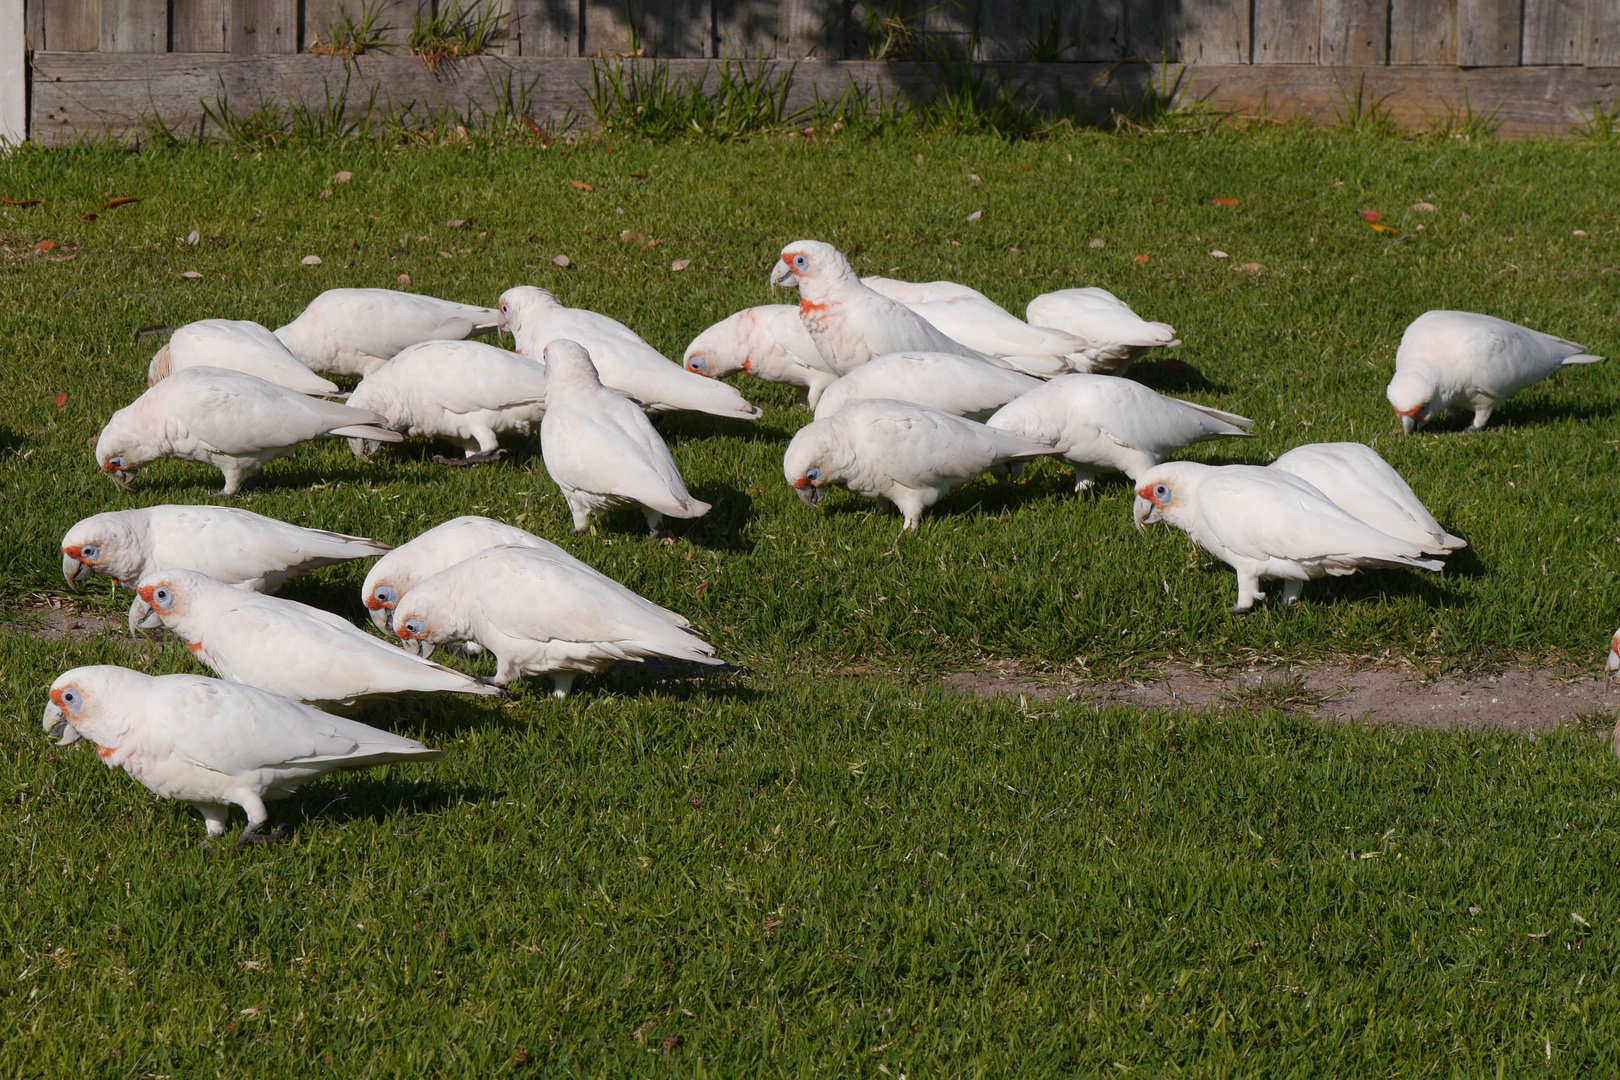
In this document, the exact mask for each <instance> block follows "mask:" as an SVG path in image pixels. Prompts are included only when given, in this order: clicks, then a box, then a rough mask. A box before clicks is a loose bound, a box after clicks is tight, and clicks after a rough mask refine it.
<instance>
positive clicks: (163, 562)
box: [62, 506, 388, 593]
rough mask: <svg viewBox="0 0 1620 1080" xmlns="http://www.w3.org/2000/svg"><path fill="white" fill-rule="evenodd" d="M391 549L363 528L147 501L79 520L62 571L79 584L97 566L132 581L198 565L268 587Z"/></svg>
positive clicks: (230, 579) (255, 587)
mask: <svg viewBox="0 0 1620 1080" xmlns="http://www.w3.org/2000/svg"><path fill="white" fill-rule="evenodd" d="M387 550H388V545H387V544H379V543H377V541H375V540H368V539H366V538H365V537H363V536H345V535H343V534H342V533H335V532H327V531H325V530H324V529H304V528H300V527H299V526H297V525H290V524H288V523H287V522H285V521H277V520H276V519H275V518H268V517H264V516H263V515H260V514H255V513H253V512H251V511H248V510H242V509H240V508H238V507H234V506H148V507H145V508H143V509H138V510H112V511H109V512H107V513H104V514H92V515H91V516H90V517H87V518H84V519H83V520H81V521H79V522H77V523H76V524H75V525H74V526H73V527H72V528H71V529H69V530H68V531H67V535H65V536H63V537H62V576H63V577H64V578H66V579H67V583H68V588H70V589H75V590H77V589H78V587H79V582H81V581H83V580H84V579H85V578H87V577H89V576H90V575H91V574H99V575H100V576H102V577H106V578H111V579H112V580H113V581H114V582H115V583H117V584H119V585H122V586H124V587H125V588H133V587H134V586H135V583H136V582H137V581H139V580H140V579H141V577H142V576H143V575H145V574H147V573H150V572H151V571H153V570H198V571H201V572H202V573H204V574H207V575H208V576H209V577H211V578H214V579H216V580H218V581H223V582H225V583H226V584H227V585H235V586H236V587H237V588H239V589H247V590H250V591H252V592H264V593H270V592H275V591H276V590H277V589H279V588H280V587H281V584H282V582H284V581H288V580H290V579H292V578H295V577H297V576H298V575H300V574H307V573H309V572H310V571H311V570H315V569H318V568H320V567H322V566H331V565H332V564H333V563H340V562H348V561H349V560H350V559H364V558H368V557H370V556H372V555H381V554H383V553H384V552H386V551H387Z"/></svg>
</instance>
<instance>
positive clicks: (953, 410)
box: [816, 353, 1045, 420]
mask: <svg viewBox="0 0 1620 1080" xmlns="http://www.w3.org/2000/svg"><path fill="white" fill-rule="evenodd" d="M1044 385H1045V384H1044V383H1042V382H1041V380H1039V379H1036V378H1033V377H1031V376H1029V375H1024V374H1021V373H1019V372H1016V371H1009V370H1007V369H1006V368H1001V367H996V366H995V365H994V364H987V363H985V362H984V361H983V360H972V359H969V358H968V357H966V356H953V355H952V354H950V353H890V354H889V355H888V356H880V357H878V358H877V359H876V360H873V361H871V362H870V363H867V364H862V365H861V366H860V367H858V368H856V369H855V370H854V371H852V372H850V373H849V374H848V375H845V376H844V377H843V378H841V379H839V380H838V381H837V382H835V383H833V384H832V385H831V386H828V387H827V389H825V390H823V391H822V393H821V398H820V400H819V401H817V402H816V419H817V420H820V419H821V418H822V417H824V416H831V415H832V414H833V413H835V412H837V411H838V410H839V409H842V408H843V407H844V406H845V405H848V404H849V403H850V402H852V401H862V400H866V399H870V398H892V399H894V400H896V401H910V402H913V403H915V404H917V405H926V406H928V407H929V408H930V409H938V410H939V411H940V412H944V413H950V414H951V415H952V416H966V417H968V418H969V419H971V420H983V419H985V418H986V417H988V416H989V415H990V414H991V413H993V412H995V411H996V410H997V409H999V408H1001V407H1002V406H1003V405H1005V404H1007V402H1009V401H1011V400H1013V399H1014V398H1016V397H1018V396H1019V395H1021V394H1027V393H1029V392H1030V391H1031V390H1033V389H1035V388H1036V387H1038V386H1044Z"/></svg>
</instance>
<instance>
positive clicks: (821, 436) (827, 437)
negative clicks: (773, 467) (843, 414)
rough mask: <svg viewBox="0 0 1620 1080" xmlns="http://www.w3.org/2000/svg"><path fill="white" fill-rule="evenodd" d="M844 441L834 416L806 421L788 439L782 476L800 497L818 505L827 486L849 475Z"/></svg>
mask: <svg viewBox="0 0 1620 1080" xmlns="http://www.w3.org/2000/svg"><path fill="white" fill-rule="evenodd" d="M844 457H845V453H844V441H843V439H842V438H841V437H840V435H839V432H838V429H837V427H836V426H835V421H834V419H833V418H830V417H829V418H828V419H825V420H817V421H815V422H814V423H810V424H806V425H805V426H804V427H802V428H800V429H799V430H798V432H796V433H795V434H794V436H793V441H792V442H790V443H788V448H787V453H786V454H784V455H783V457H782V476H783V478H784V479H786V480H787V482H788V484H789V485H790V486H791V487H792V488H793V490H794V491H796V492H798V494H799V501H800V502H802V503H804V505H806V506H815V505H816V504H817V503H819V502H821V500H822V499H823V498H825V497H826V489H827V488H828V487H830V486H831V485H833V484H836V483H839V482H840V481H842V480H843V479H845V472H844Z"/></svg>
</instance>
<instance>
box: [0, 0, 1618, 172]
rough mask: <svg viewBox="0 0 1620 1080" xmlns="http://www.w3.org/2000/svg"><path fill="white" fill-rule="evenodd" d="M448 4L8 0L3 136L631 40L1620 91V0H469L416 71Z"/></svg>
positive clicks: (1558, 126) (1451, 91) (556, 101)
mask: <svg viewBox="0 0 1620 1080" xmlns="http://www.w3.org/2000/svg"><path fill="white" fill-rule="evenodd" d="M450 2H451V0H371V3H370V4H364V5H363V4H362V0H0V135H9V137H11V138H16V137H17V134H18V133H19V132H21V131H23V130H26V131H27V133H28V135H29V136H30V137H32V138H37V139H40V140H43V141H46V142H62V141H68V140H72V139H74V138H78V137H80V136H82V135H85V134H99V133H101V132H106V131H114V132H117V131H123V130H127V129H130V128H134V127H138V126H139V123H140V119H141V118H142V117H143V116H147V117H150V116H153V115H154V114H156V115H160V116H161V117H162V118H163V119H164V120H165V121H166V122H168V123H170V124H171V125H176V126H180V127H183V128H184V127H189V126H191V125H195V124H196V123H197V122H198V120H199V118H200V117H201V115H202V110H201V107H200V102H201V101H203V100H209V99H212V98H213V97H215V96H217V94H218V93H219V91H220V88H221V87H224V88H225V89H226V90H227V92H229V93H230V95H231V96H232V98H233V99H234V100H236V101H238V102H242V101H247V102H252V101H255V100H257V99H281V100H287V99H292V100H299V99H303V100H311V95H313V100H314V101H315V102H319V101H321V100H322V96H323V94H330V93H332V91H333V88H334V86H335V85H336V86H342V85H346V84H349V83H355V82H356V80H358V83H357V85H358V87H359V88H361V89H363V90H369V89H370V88H373V87H375V88H379V89H380V90H382V91H383V93H384V94H385V96H386V97H387V98H389V99H391V100H392V101H394V102H396V103H397V102H400V101H409V102H412V103H413V104H414V105H416V106H418V107H420V108H424V109H425V108H428V107H430V106H431V107H437V108H443V109H449V110H452V111H458V112H462V113H465V112H466V111H467V110H468V109H469V108H471V107H473V106H474V105H475V104H482V105H484V106H486V107H487V106H488V104H489V98H490V97H491V95H492V93H493V91H492V89H491V86H492V84H493V82H495V81H498V78H499V77H500V76H501V73H502V72H511V73H512V74H513V76H514V77H515V78H516V79H518V80H519V81H521V82H522V83H523V85H526V86H532V87H533V92H532V94H531V103H532V105H533V106H534V109H535V115H537V116H538V115H541V114H553V115H554V114H556V113H558V112H559V111H560V110H562V109H564V108H567V107H574V108H578V107H579V105H581V104H582V102H583V98H582V94H581V92H580V90H579V85H580V84H581V83H582V82H588V80H589V70H588V68H589V64H588V60H587V59H586V58H591V57H621V56H629V55H635V54H641V55H652V56H656V57H659V58H667V59H670V60H671V61H672V63H673V64H674V66H675V67H676V69H677V70H678V71H687V72H695V71H697V70H699V69H701V67H702V66H703V62H704V61H712V60H713V58H716V57H768V58H776V59H780V60H788V59H796V60H804V61H805V63H803V64H801V67H800V71H799V75H800V82H801V83H802V84H803V85H802V89H801V93H802V94H804V95H807V94H808V93H809V92H810V89H809V88H810V87H812V86H814V87H817V88H820V89H821V90H822V91H823V92H826V91H827V90H829V89H831V90H834V91H836V89H837V88H838V87H840V86H842V85H847V84H848V81H849V80H850V79H851V78H852V77H853V78H855V79H856V81H858V82H866V83H868V84H872V85H877V86H881V87H883V88H885V89H887V90H892V91H895V92H899V93H921V92H925V89H926V85H927V79H926V72H925V71H924V70H923V69H922V68H920V67H918V66H917V65H916V64H915V63H907V62H905V61H904V60H903V59H902V62H900V63H885V62H881V61H880V60H878V58H881V57H896V56H899V57H902V58H903V57H905V56H906V54H907V50H908V46H911V45H914V44H915V43H916V42H917V41H919V40H922V41H926V42H927V43H928V45H929V47H931V48H936V49H945V50H948V51H950V52H951V53H953V54H954V55H957V56H960V57H964V58H968V59H971V60H974V61H979V62H986V63H1002V64H1016V65H1018V66H1017V67H1016V69H1013V70H1012V71H1010V74H1011V75H1013V76H1014V77H1017V78H1020V79H1024V78H1029V79H1032V80H1034V83H1033V85H1034V86H1035V88H1036V91H1037V92H1039V93H1042V94H1045V93H1052V94H1056V93H1067V94H1069V95H1071V96H1072V95H1073V94H1075V93H1076V92H1077V91H1078V92H1085V91H1088V90H1089V91H1091V92H1092V94H1093V98H1094V101H1093V104H1094V105H1095V106H1096V107H1097V108H1101V109H1106V108H1109V107H1116V106H1117V105H1118V104H1119V103H1121V102H1127V103H1128V100H1129V97H1130V94H1131V92H1132V88H1133V85H1134V86H1135V87H1136V88H1137V90H1138V91H1139V88H1140V85H1141V83H1142V82H1143V76H1142V75H1141V74H1140V73H1138V74H1135V75H1131V74H1129V73H1126V74H1122V72H1123V71H1124V70H1125V69H1124V68H1122V66H1121V63H1122V62H1125V63H1126V64H1129V62H1131V61H1149V62H1154V63H1168V64H1171V65H1186V75H1185V78H1184V81H1183V86H1182V90H1183V93H1185V94H1190V95H1192V96H1195V97H1199V98H1207V99H1209V100H1212V101H1214V102H1216V103H1218V104H1221V105H1223V106H1227V107H1231V108H1235V109H1238V110H1253V109H1256V108H1259V107H1262V105H1264V106H1265V107H1267V108H1270V109H1280V110H1282V111H1284V112H1304V113H1307V114H1310V115H1316V116H1325V117H1330V116H1331V115H1332V112H1333V106H1334V104H1335V102H1336V101H1338V100H1340V98H1341V95H1342V92H1343V89H1344V87H1345V86H1347V85H1349V84H1353V83H1354V82H1355V81H1357V80H1358V79H1360V78H1365V80H1366V91H1367V93H1368V94H1371V95H1377V96H1380V97H1385V98H1386V102H1385V104H1386V107H1388V108H1390V109H1391V110H1392V112H1393V113H1394V115H1395V117H1396V119H1397V120H1399V121H1402V122H1405V123H1409V124H1416V125H1421V124H1423V123H1425V122H1433V121H1435V120H1436V119H1438V118H1443V117H1445V116H1446V115H1448V114H1450V113H1455V112H1456V111H1458V110H1460V109H1464V108H1472V109H1473V110H1475V111H1476V112H1478V111H1488V110H1490V109H1492V108H1496V107H1498V106H1500V109H1501V111H1500V113H1499V114H1498V117H1499V119H1501V120H1502V121H1504V127H1503V131H1504V133H1505V134H1531V133H1546V134H1554V133H1561V132H1563V131H1565V130H1567V129H1568V127H1569V125H1570V124H1571V123H1573V122H1575V121H1577V120H1578V119H1579V118H1580V116H1581V115H1582V114H1583V113H1587V112H1589V111H1590V110H1591V109H1592V108H1593V107H1594V106H1595V107H1600V108H1613V107H1614V101H1615V98H1616V95H1617V92H1620V0H871V2H870V5H869V4H868V3H865V2H857V0H478V2H480V3H484V4H494V5H496V8H495V10H496V13H497V14H498V15H499V18H500V23H501V25H502V27H503V32H502V33H501V35H500V37H499V38H498V40H497V41H496V42H495V43H494V45H493V46H492V48H491V49H490V50H489V51H488V53H486V54H485V55H484V56H482V57H479V58H477V59H474V60H460V61H455V60H452V61H447V62H445V63H444V64H441V65H439V67H438V68H437V70H435V71H432V72H429V71H428V70H427V69H426V68H425V67H424V66H423V65H422V64H420V63H419V62H418V61H417V60H415V59H414V58H412V57H411V56H410V55H409V52H408V50H406V48H405V47H404V45H405V42H406V40H407V38H408V36H409V34H410V31H411V28H412V26H413V25H414V23H415V22H416V20H417V19H418V18H420V17H424V16H429V15H431V14H432V13H433V10H432V5H433V4H435V3H438V4H447V3H450ZM372 13H374V14H375V15H376V19H375V23H374V25H375V28H376V29H377V30H378V31H379V34H380V36H381V37H383V38H384V39H386V41H388V42H389V43H391V44H392V46H393V47H392V48H391V49H383V50H372V51H369V52H367V53H366V54H364V55H363V56H361V57H360V58H358V60H357V61H355V62H353V63H350V64H344V63H342V62H340V61H336V60H334V59H333V58H332V57H330V56H327V55H322V49H323V46H325V45H330V43H331V40H332V34H331V27H333V26H334V25H335V24H337V23H338V22H339V21H340V18H341V17H342V16H343V15H347V16H348V17H349V18H350V19H352V20H354V21H357V22H358V21H361V20H362V18H363V14H372ZM18 24H20V25H21V26H22V27H23V30H24V33H25V35H26V46H25V48H26V50H27V59H26V61H25V60H24V47H23V46H20V45H19V44H18V39H17V36H16V35H15V31H14V29H12V28H14V27H15V26H16V25H18ZM568 58H571V59H568ZM396 91H397V92H396ZM1465 103H1466V104H1465ZM19 106H20V107H21V109H23V110H26V116H25V117H19V115H18V113H19ZM24 125H26V127H24Z"/></svg>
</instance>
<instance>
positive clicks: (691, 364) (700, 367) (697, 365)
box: [686, 356, 709, 375]
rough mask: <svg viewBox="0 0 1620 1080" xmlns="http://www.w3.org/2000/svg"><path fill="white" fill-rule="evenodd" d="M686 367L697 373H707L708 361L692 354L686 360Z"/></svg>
mask: <svg viewBox="0 0 1620 1080" xmlns="http://www.w3.org/2000/svg"><path fill="white" fill-rule="evenodd" d="M686 368H687V370H688V371H695V372H697V373H698V374H699V375H707V374H708V373H709V362H708V361H707V360H705V359H703V357H701V356H694V357H692V358H691V359H690V360H688V361H687V362H686Z"/></svg>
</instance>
